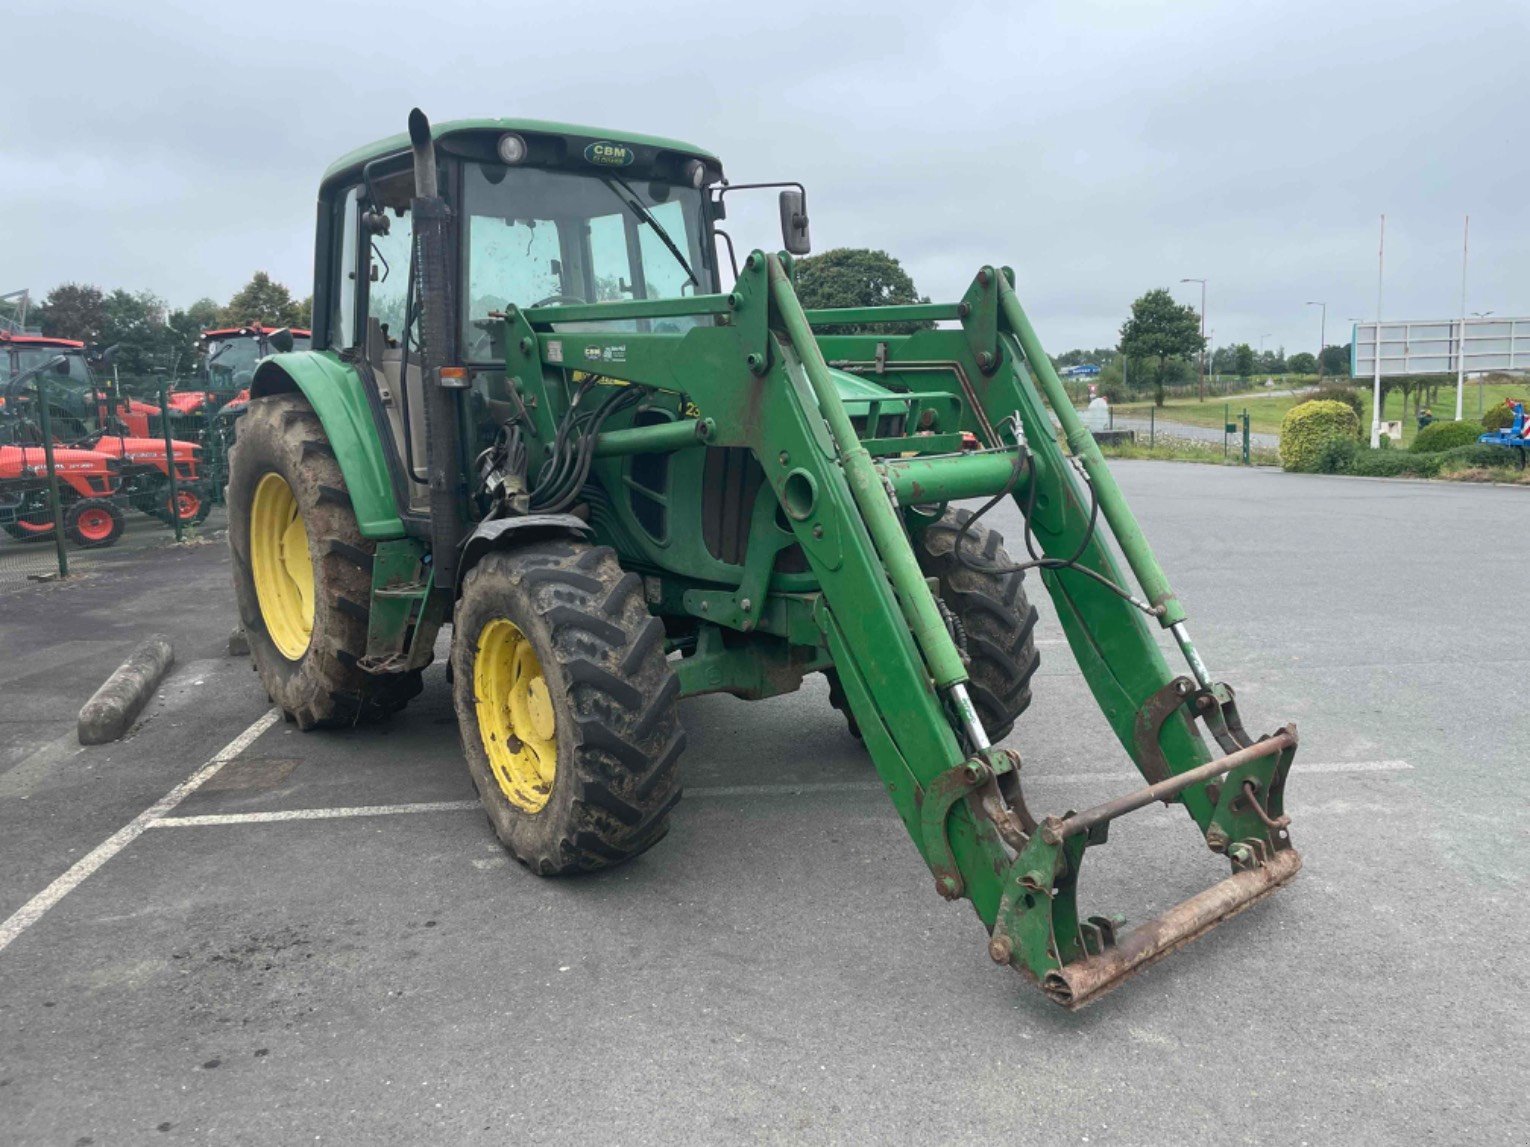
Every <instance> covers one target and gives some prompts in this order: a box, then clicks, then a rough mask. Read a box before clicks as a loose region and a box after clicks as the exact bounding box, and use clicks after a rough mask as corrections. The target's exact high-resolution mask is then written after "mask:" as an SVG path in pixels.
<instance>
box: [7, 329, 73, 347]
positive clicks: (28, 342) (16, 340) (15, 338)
mask: <svg viewBox="0 0 1530 1147" xmlns="http://www.w3.org/2000/svg"><path fill="white" fill-rule="evenodd" d="M0 343H9V344H12V345H14V346H43V347H58V348H60V349H67V350H84V349H85V344H84V343H82V342H78V341H76V340H75V339H56V338H52V337H51V336H49V335H15V334H11V332H10V331H0Z"/></svg>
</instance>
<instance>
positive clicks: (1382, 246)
mask: <svg viewBox="0 0 1530 1147" xmlns="http://www.w3.org/2000/svg"><path fill="white" fill-rule="evenodd" d="M1386 266H1387V217H1386V215H1385V214H1383V215H1382V216H1381V242H1380V243H1379V244H1377V247H1376V347H1375V351H1374V352H1373V353H1372V355H1371V388H1372V393H1371V449H1372V450H1377V449H1380V447H1381V286H1382V283H1383V282H1385V281H1386Z"/></svg>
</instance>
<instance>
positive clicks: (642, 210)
mask: <svg viewBox="0 0 1530 1147" xmlns="http://www.w3.org/2000/svg"><path fill="white" fill-rule="evenodd" d="M604 183H605V185H606V186H607V187H610V188H611V194H612V195H615V196H616V197H617V198H618V199H620V200H621V201H622V202H623V203H624V204H626V206H627V210H629V211H631V212H632V213H633V214H634V215H636V216H637V217H638V218H639V219H641V220H642V221H643V222H644V223H646V224H648V226H650V227H652V228H653V230H654V234H656V235H658V237H659V238H660V239H662V240H663V241H664V245H665V246H666V247H668V248H669V253H670V254H671V255H673V256H674V257H675V261H676V262H677V263H679V264H680V266H681V267H682V268H684V270H685V273H686V274H687V275H688V276H690V280H691V282H692V283H693V284H694V285H695V287H696V289H697V290H698V291H699V290H700V289H701V280H700V279H698V278H697V277H696V272H695V271H693V270H691V265H690V264H689V263H687V262H686V261H685V256H684V255H682V254H680V248H679V247H677V246H676V245H675V241H674V240H673V239H671V238H670V237H669V232H668V231H666V230H664V224H662V223H660V222H659V221H658V220H657V219H655V218H654V215H653V212H652V211H650V210H648V208H646V207H644V206H643V201H642V200H641V199H639V198H638V193H637V192H636V191H634V190H633V189H632V185H631V184H630V183H628V182H627V181H626V180H625V179H623V178H622V177H621V176H620V175H612V176H610V177H609V178H607V179H605V180H604ZM612 184H620V185H621V187H622V189H623V190H624V191H626V192H627V195H622V194H621V193H620V192H618V191H617V190H616V188H615V187H613V186H612ZM627 196H631V198H630V199H629V198H627Z"/></svg>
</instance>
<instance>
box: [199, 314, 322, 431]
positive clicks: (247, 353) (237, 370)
mask: <svg viewBox="0 0 1530 1147" xmlns="http://www.w3.org/2000/svg"><path fill="white" fill-rule="evenodd" d="M279 330H285V331H288V332H289V333H290V334H291V335H292V340H293V346H294V349H296V350H307V349H308V347H309V344H310V342H311V339H312V335H311V332H309V331H306V330H303V329H301V328H298V327H268V326H264V325H262V324H261V323H247V324H245V325H244V326H242V327H220V328H219V329H217V330H208V331H203V332H202V333H201V335H199V336H198V339H197V365H196V372H195V377H196V381H197V383H198V384H200V387H201V389H197V390H176V391H172V392H171V393H170V396H169V405H170V414H171V417H172V418H174V417H176V416H181V417H185V416H188V415H197V414H207V413H217V414H222V413H223V412H224V411H225V410H226V408H227V407H229V406H235V405H237V406H238V408H239V410H240V411H242V410H243V408H244V404H245V403H246V402H248V401H249V398H250V379H251V378H253V377H254V376H255V364H256V363H258V362H259V361H260V360H261V359H263V358H265V357H266V356H267V355H269V354H273V353H274V348H273V347H272V346H271V342H270V340H271V336H272V335H274V334H275V333H276V332H277V331H279ZM209 406H210V407H212V409H211V410H209V409H208V408H209Z"/></svg>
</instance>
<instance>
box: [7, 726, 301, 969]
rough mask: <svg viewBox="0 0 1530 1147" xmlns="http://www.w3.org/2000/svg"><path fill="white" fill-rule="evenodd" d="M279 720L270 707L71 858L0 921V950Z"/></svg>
mask: <svg viewBox="0 0 1530 1147" xmlns="http://www.w3.org/2000/svg"><path fill="white" fill-rule="evenodd" d="M279 720H281V710H280V709H273V710H271V711H270V712H269V713H266V714H264V715H263V716H261V717H260V718H259V719H258V720H257V721H256V722H255V723H254V724H253V725H251V726H250V727H249V728H248V729H246V730H245V731H244V732H242V733H240V734H239V735H238V736H237V737H235V738H234V739H233V740H232V741H230V742H229V743H228V744H226V745H224V746H223V748H221V749H219V750H218V752H217V755H216V756H214V757H213V758H212V759H211V760H210V761H208V762H207V763H206V764H205V765H203V766H202V767H201V768H200V769H198V770H197V771H196V772H194V773H192V774H191V776H189V777H187V778H186V779H185V780H184V781H182V782H181V783H180V784H178V785H176V786H175V787H174V788H173V789H171V790H170V791H169V792H167V793H166V794H165V795H164V796H162V797H160V798H159V800H157V801H155V802H154V803H153V804H151V805H150V806H149V807H148V808H146V809H144V810H143V812H141V813H139V814H138V815H137V816H136V817H134V818H133V819H132V820H130V821H128V823H127V824H125V825H123V826H122V827H121V828H119V829H118V830H117V831H116V832H114V833H113V834H112V835H111V836H109V837H107V838H106V839H105V840H104V841H102V842H101V843H100V844H98V845H96V847H95V848H93V849H91V850H90V852H88V853H86V854H85V855H84V856H82V857H81V858H80V859H79V860H77V861H75V863H74V865H73V866H72V867H71V868H70V869H69V871H68V872H66V873H64V875H62V876H60V877H59V878H58V879H57V880H55V881H54V882H53V883H52V884H50V885H48V887H46V888H44V889H43V890H42V891H41V892H39V893H38V894H37V895H36V896H34V897H32V899H30V900H28V901H27V902H26V903H25V904H23V905H22V906H21V907H20V908H18V909H17V910H16V911H15V912H14V913H12V914H11V916H10V918H9V919H8V920H6V921H5V923H4V924H0V952H3V951H5V949H6V948H8V947H9V946H10V944H11V941H12V940H14V939H16V937H17V936H20V935H21V934H22V933H23V932H25V931H26V930H27V929H28V928H30V927H31V926H32V925H33V924H36V923H37V922H38V921H39V920H40V919H42V917H43V914H44V913H46V912H47V911H48V909H50V908H52V907H53V906H54V905H55V904H57V903H58V902H59V901H60V900H62V899H63V898H64V897H65V896H68V895H69V893H71V892H73V891H74V890H75V889H76V888H78V887H79V886H80V883H81V882H82V881H83V880H85V878H86V877H88V876H89V875H90V874H91V873H92V872H94V871H96V869H98V868H100V867H101V866H102V865H103V864H105V863H106V862H107V861H108V860H110V859H111V858H112V857H114V856H116V855H117V854H118V853H119V852H121V851H122V850H123V849H124V848H126V847H127V846H128V845H130V844H132V843H133V841H135V840H137V839H138V838H139V837H140V836H142V835H143V833H144V830H145V829H148V828H151V827H152V826H153V825H154V822H155V821H157V820H158V819H159V818H160V817H162V816H164V815H165V814H166V813H167V812H169V811H170V810H171V809H173V808H174V807H175V806H176V805H178V804H180V803H181V802H182V801H183V800H185V799H186V798H187V797H189V796H190V795H191V794H192V793H194V792H196V790H197V789H199V788H201V787H202V785H204V784H206V783H207V782H208V781H209V780H211V779H212V777H213V775H214V774H215V773H217V771H218V770H219V769H221V768H222V767H223V766H224V765H226V764H228V763H229V761H231V760H233V759H234V758H235V757H237V756H238V755H239V754H240V753H242V752H244V751H245V749H247V748H249V747H250V745H252V744H253V743H254V742H255V740H256V738H257V737H259V736H260V735H261V734H262V733H264V732H265V731H266V730H267V729H269V728H270V727H271V726H272V725H274V724H276V722H277V721H279Z"/></svg>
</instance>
